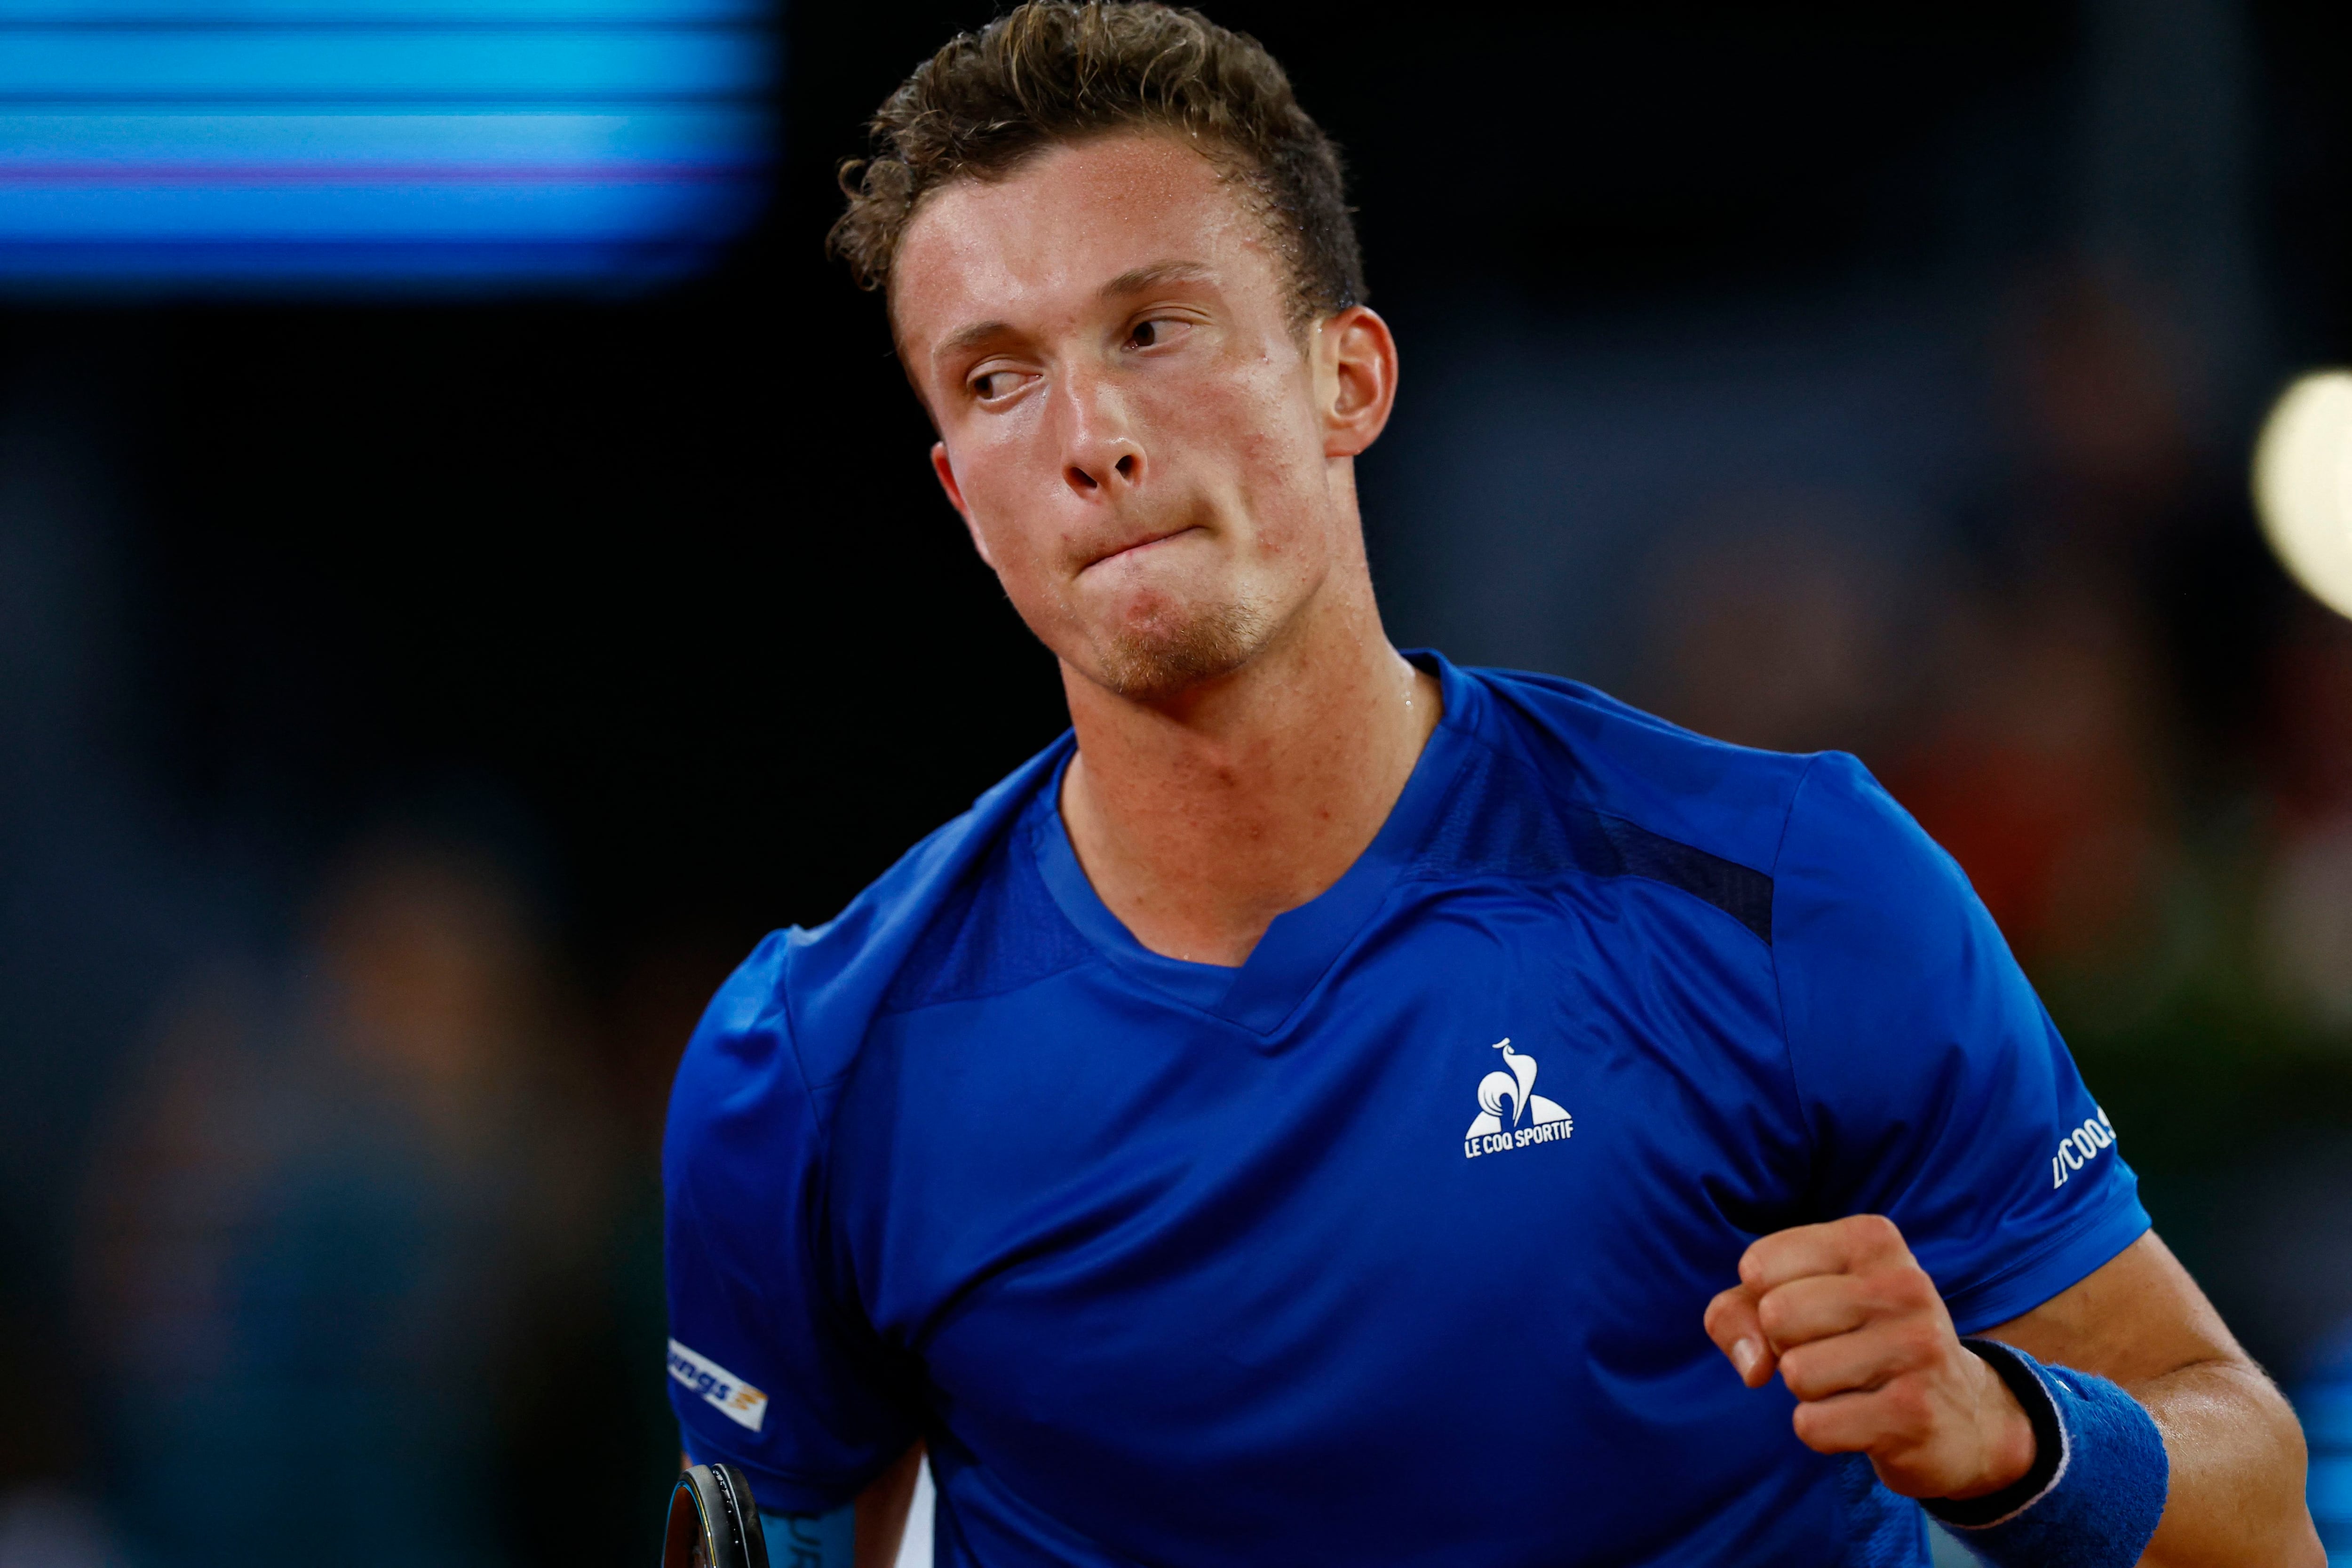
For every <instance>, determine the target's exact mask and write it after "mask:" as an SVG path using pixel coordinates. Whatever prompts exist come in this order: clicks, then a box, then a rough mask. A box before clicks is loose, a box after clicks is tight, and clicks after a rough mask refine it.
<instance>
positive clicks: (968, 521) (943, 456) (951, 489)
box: [931, 441, 996, 572]
mask: <svg viewBox="0 0 2352 1568" xmlns="http://www.w3.org/2000/svg"><path fill="white" fill-rule="evenodd" d="M931 472H933V473H935V474H937V475H938V476H939V477H940V489H943V490H945V491H947V492H948V504H949V505H950V506H951V507H953V508H955V509H956V515H957V516H958V517H960V518H961V519H963V531H965V532H966V533H969V534H971V547H972V549H974V550H975V551H978V552H980V559H981V561H982V563H983V564H984V565H986V566H987V567H988V569H989V570H990V571H992V572H993V571H995V570H996V563H995V562H993V561H992V560H990V559H989V556H988V546H987V544H986V543H985V542H982V539H981V537H980V525H979V524H978V523H976V522H974V521H972V517H971V508H970V507H968V506H966V505H964V504H963V487H962V486H961V485H959V484H957V483H956V477H955V466H954V465H953V464H952V463H950V462H949V461H948V444H947V443H946V442H945V441H934V442H932V443H931Z"/></svg>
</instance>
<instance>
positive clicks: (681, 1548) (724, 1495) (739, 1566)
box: [662, 1465, 768, 1568]
mask: <svg viewBox="0 0 2352 1568" xmlns="http://www.w3.org/2000/svg"><path fill="white" fill-rule="evenodd" d="M662 1568H768V1541H767V1536H766V1534H765V1533H764V1532H763V1531H761V1528H760V1505H759V1504H758V1503H757V1502H756V1501H754V1500H753V1499H752V1497H751V1483H750V1482H749V1481H748V1480H746V1479H744V1477H743V1472H742V1471H740V1470H739V1469H737V1468H735V1467H734V1466H732V1465H691V1466H688V1468H687V1470H686V1473H685V1474H683V1475H681V1476H679V1477H678V1478H677V1485H676V1486H675V1487H672V1488H671V1489H670V1494H669V1520H668V1522H667V1524H666V1525H665V1526H664V1528H663V1531H662Z"/></svg>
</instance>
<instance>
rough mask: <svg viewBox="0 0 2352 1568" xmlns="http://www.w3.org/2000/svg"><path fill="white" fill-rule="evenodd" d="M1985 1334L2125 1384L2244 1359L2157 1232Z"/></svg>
mask: <svg viewBox="0 0 2352 1568" xmlns="http://www.w3.org/2000/svg"><path fill="white" fill-rule="evenodd" d="M1985 1333H1986V1335H1987V1336H1988V1337H1989V1338H1991V1339H1996V1340H2000V1341H2001V1342H2003V1343H2006V1344H2012V1345H2015V1346H2016V1347H2017V1348H2018V1349H2020V1350H2021V1351H2023V1352H2026V1353H2027V1354H2028V1355H2031V1356H2032V1357H2034V1358H2035V1359H2036V1360H2038V1361H2042V1362H2046V1363H2050V1364H2051V1365H2053V1366H2070V1367H2074V1368H2075V1369H2077V1370H2078V1371H2082V1372H2089V1373H2097V1374H2098V1375H2100V1376H2101V1377H2105V1378H2111V1379H2113V1380H2114V1381H2115V1382H2116V1383H2118V1384H2122V1385H2123V1386H2124V1387H2125V1388H2126V1389H2128V1388H2132V1387H2134V1386H2136V1385H2140V1384H2147V1383H2150V1382H2153V1381H2154V1380H2155V1379H2157V1378H2159V1377H2163V1376H2165V1375H2166V1374H2168V1373H2174V1372H2178V1371H2179V1370H2180V1369H2181V1368H2183V1367H2186V1366H2193V1365H2197V1364H2199V1363H2209V1362H2234V1363H2244V1362H2245V1361H2246V1359H2247V1358H2246V1352H2244V1351H2243V1350H2242V1349H2240V1348H2239V1345H2238V1342H2237V1340H2236V1339H2235V1338H2234V1337H2232V1336H2231V1332H2230V1330H2229V1326H2228V1325H2227V1324H2225V1323H2223V1322H2222V1321H2221V1313H2219V1312H2217V1311H2215V1310H2213V1304H2212V1303H2211V1302H2210V1301H2209V1300H2206V1299H2205V1292H2204V1291H2203V1290H2201V1289H2199V1288H2198V1285H2197V1281H2196V1280H2195V1279H2191V1278H2190V1277H2189V1270H2188V1269H2186V1268H2182V1267H2181V1266H2180V1260H2179V1258H2175V1257H2173V1256H2172V1249H2171V1248H2170V1247H2166V1246H2165V1245H2164V1243H2163V1241H2162V1240H2161V1239H2160V1238H2159V1237H2158V1236H2157V1234H2156V1232H2154V1231H2152V1230H2151V1231H2148V1232H2147V1233H2146V1234H2145V1235H2143V1236H2142V1237H2140V1238H2139V1239H2138V1240H2137V1241H2135V1242H2133V1243H2132V1244H2131V1245H2130V1246H2129V1247H2125V1248H2124V1249H2123V1251H2121V1252H2119V1253H2117V1254H2116V1256H2115V1257H2114V1258H2109V1259H2108V1260H2107V1261H2106V1262H2105V1263H2104V1264H2102V1265H2101V1266H2100V1267H2099V1268H2095V1269H2094V1270H2092V1271H2091V1273H2090V1274H2088V1275H2087V1276H2085V1277H2084V1279H2080V1280H2078V1281H2076V1282H2075V1283H2074V1284H2073V1285H2071V1286H2069V1287H2068V1288H2067V1289H2064V1290H2062V1291H2060V1292H2059V1293H2058V1294H2057V1295H2055V1296H2053V1297H2052V1298H2051V1299H2050V1300H2047V1301H2044V1302H2042V1305H2040V1306H2038V1307H2036V1308H2034V1309H2033V1310H2032V1311H2030V1312H2025V1313H2022V1314H2021V1315H2019V1316H2017V1317H2014V1318H2011V1320H2009V1321H2007V1322H2005V1323H2002V1324H2000V1325H1999V1326H1998V1327H1996V1328H1991V1329H1988V1330H1986V1331H1985Z"/></svg>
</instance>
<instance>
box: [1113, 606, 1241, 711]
mask: <svg viewBox="0 0 2352 1568" xmlns="http://www.w3.org/2000/svg"><path fill="white" fill-rule="evenodd" d="M1265 633H1266V620H1265V616H1262V615H1260V614H1259V613H1258V612H1257V611H1256V610H1255V609H1253V608H1251V607H1250V606H1249V605H1218V606H1217V607H1216V608H1214V609H1213V610H1208V611H1204V612H1202V613H1201V614H1199V615H1195V616H1192V617H1190V618H1189V619H1187V620H1186V621H1185V622H1184V623H1183V624H1182V625H1181V626H1153V627H1150V628H1149V629H1138V630H1129V631H1122V632H1120V633H1119V634H1118V636H1117V637H1113V638H1112V639H1111V641H1110V643H1109V645H1108V647H1105V648H1104V649H1103V650H1102V653H1101V656H1100V658H1098V659H1097V668H1096V671H1095V679H1097V681H1099V682H1100V683H1101V684H1102V685H1103V686H1105V687H1107V688H1108V689H1110V690H1112V691H1114V692H1117V693H1118V695H1119V696H1121V697H1124V698H1126V699H1128V700H1129V701H1132V702H1159V701H1165V700H1168V699H1170V698H1171V697H1175V696H1178V695H1181V693H1183V692H1185V691H1188V690H1190V689H1192V688H1193V687H1196V686H1200V685H1203V684H1205V683H1206V682H1209V681H1212V680H1215V679H1220V678H1222V677H1223V676H1227V675H1231V674H1232V673H1233V672H1234V670H1236V669H1239V668H1241V667H1242V666H1243V665H1244V664H1247V663H1248V662H1249V661H1250V660H1251V659H1252V658H1255V656H1256V654H1257V651H1258V649H1259V648H1260V647H1263V646H1264V645H1265Z"/></svg>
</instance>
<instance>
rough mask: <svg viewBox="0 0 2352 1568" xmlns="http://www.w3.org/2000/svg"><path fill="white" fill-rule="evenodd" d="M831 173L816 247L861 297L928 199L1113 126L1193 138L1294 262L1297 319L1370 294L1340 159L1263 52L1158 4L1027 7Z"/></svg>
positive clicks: (934, 79)
mask: <svg viewBox="0 0 2352 1568" xmlns="http://www.w3.org/2000/svg"><path fill="white" fill-rule="evenodd" d="M868 130H869V131H870V132H871V135H872V154H871V155H870V156H868V157H866V158H853V159H849V160H846V161H845V162H844V163H842V165H841V188H842V191H843V192H844V194H845V195H847V196H848V197H849V209H848V210H847V211H846V212H845V213H843V214H842V215H841V218H840V220H839V221H838V222H836V223H835V225H834V226H833V231H832V233H831V234H830V235H828V236H827V237H826V244H827V246H828V247H829V248H830V249H831V250H832V251H833V253H834V254H835V255H836V256H839V257H841V258H843V259H845V260H846V261H847V262H848V263H849V266H850V269H851V271H852V272H853V273H855V274H856V279H857V282H858V285H859V287H861V288H865V289H883V290H885V291H886V292H887V290H888V289H889V287H890V264H891V261H892V258H894V257H895V256H896V254H897V252H898V241H899V239H900V238H901V237H903V236H904V235H905V234H906V232H907V226H908V223H909V222H910V221H912V219H913V218H914V216H915V213H916V210H917V209H918V208H919V206H920V205H921V204H922V201H923V198H924V197H925V196H926V195H929V193H931V192H932V191H935V190H938V189H939V188H940V186H942V185H945V184H950V182H952V181H956V180H997V179H1003V178H1004V177H1006V176H1007V175H1009V174H1013V172H1014V171H1015V170H1017V169H1018V168H1019V167H1020V166H1021V165H1022V164H1023V163H1025V162H1027V161H1028V160H1029V159H1031V158H1032V157H1034V156H1035V155H1036V154H1037V153H1040V152H1042V151H1044V150H1045V148H1047V147H1050V146H1055V145H1060V144H1066V143H1068V142H1083V141H1087V140H1088V139H1090V138H1093V137H1096V136H1101V135H1105V134H1108V133H1111V132H1119V131H1131V130H1143V131H1165V132H1176V133H1180V134H1182V135H1184V136H1186V137H1187V138H1190V139H1197V143H1198V145H1200V146H1201V147H1202V149H1203V151H1204V153H1206V154H1207V155H1208V156H1209V157H1211V158H1212V159H1213V160H1214V161H1216V162H1217V163H1220V164H1221V165H1223V168H1224V169H1225V170H1226V171H1227V172H1228V174H1230V176H1231V177H1233V178H1234V179H1235V180H1236V181H1237V182H1238V183H1239V184H1240V185H1241V187H1242V188H1243V189H1244V191H1246V192H1247V193H1248V195H1249V196H1250V197H1251V199H1252V201H1253V203H1254V205H1255V206H1256V208H1257V209H1258V211H1259V214H1260V216H1263V217H1264V218H1265V220H1266V222H1267V225H1268V226H1269V228H1270V229H1271V230H1272V232H1273V234H1274V236H1275V238H1276V244H1277V246H1278V247H1279V248H1280V250H1281V252H1282V254H1283V257H1284V259H1285V260H1286V263H1287V265H1288V268H1289V271H1290V277H1291V288H1292V297H1293V313H1294V316H1295V318H1296V319H1297V321H1300V322H1302V323H1303V322H1305V321H1312V320H1316V319H1318V318H1320V317H1324V316H1328V315H1331V314H1334V313H1335V312H1337V311H1339V310H1346V309H1347V308H1348V307H1349V306H1351V305H1355V304H1360V303H1361V302H1362V300H1363V299H1364V262H1363V254H1362V252H1361V250H1360V248H1359V247H1358V246H1357V243H1356V226H1355V223H1354V220H1353V219H1352V217H1351V216H1349V209H1348V205H1347V200H1346V193H1345V189H1344V185H1343V179H1342V174H1341V170H1340V163H1339V148H1338V147H1337V146H1336V145H1334V144H1333V142H1332V141H1331V139H1330V138H1329V137H1328V136H1326V135H1325V134H1324V133H1323V132H1322V129H1321V128H1320V127H1319V126H1318V125H1317V124H1316V123H1315V121H1312V120H1310V119H1309V118H1307V111H1306V110H1303V109H1301V108H1299V107H1298V100H1297V98H1296V97H1294V96H1293V95H1292V93H1291V89H1290V79H1289V78H1288V77H1286V76H1285V75H1284V74H1283V69H1282V67H1281V66H1279V65H1277V64H1276V63H1275V59H1274V57H1273V56H1272V55H1269V54H1267V53H1266V52H1265V47H1264V46H1262V45H1261V44H1259V43H1258V41H1257V40H1256V39H1255V38H1253V37H1249V36H1248V35H1247V34H1244V33H1235V32H1232V31H1229V30H1228V29H1226V28H1223V27H1220V26H1217V25H1216V24H1215V23H1213V22H1212V21H1210V20H1209V19H1208V18H1207V17H1205V16H1202V15H1201V14H1200V13H1199V12H1198V11H1193V10H1189V9H1181V10H1180V9H1178V8H1177V7H1175V6H1172V5H1160V4H1157V3H1156V0H1028V3H1027V4H1025V5H1019V6H1016V7H1015V8H1014V9H1013V10H1011V11H1008V12H1006V13H1005V14H1004V15H1003V16H999V17H998V18H997V19H996V20H995V21H993V22H991V23H990V24H989V25H988V26H985V27H982V29H981V30H980V31H979V32H977V33H961V34H959V35H957V37H954V38H953V39H951V40H950V42H949V43H948V45H947V47H945V48H942V49H941V50H940V52H939V53H937V54H935V55H933V56H932V57H931V58H929V59H928V60H925V61H924V62H923V63H922V64H921V65H919V66H918V67H916V68H915V73H914V74H913V75H912V76H910V77H908V79H906V81H905V82H903V83H902V84H900V86H899V88H898V90H897V91H896V92H894V93H892V94H891V95H890V97H889V99H888V100H887V102H885V103H884V104H883V105H882V108H881V110H880V112H879V113H877V114H876V115H875V117H874V119H873V121H872V122H871V124H870V125H869V127H868Z"/></svg>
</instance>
